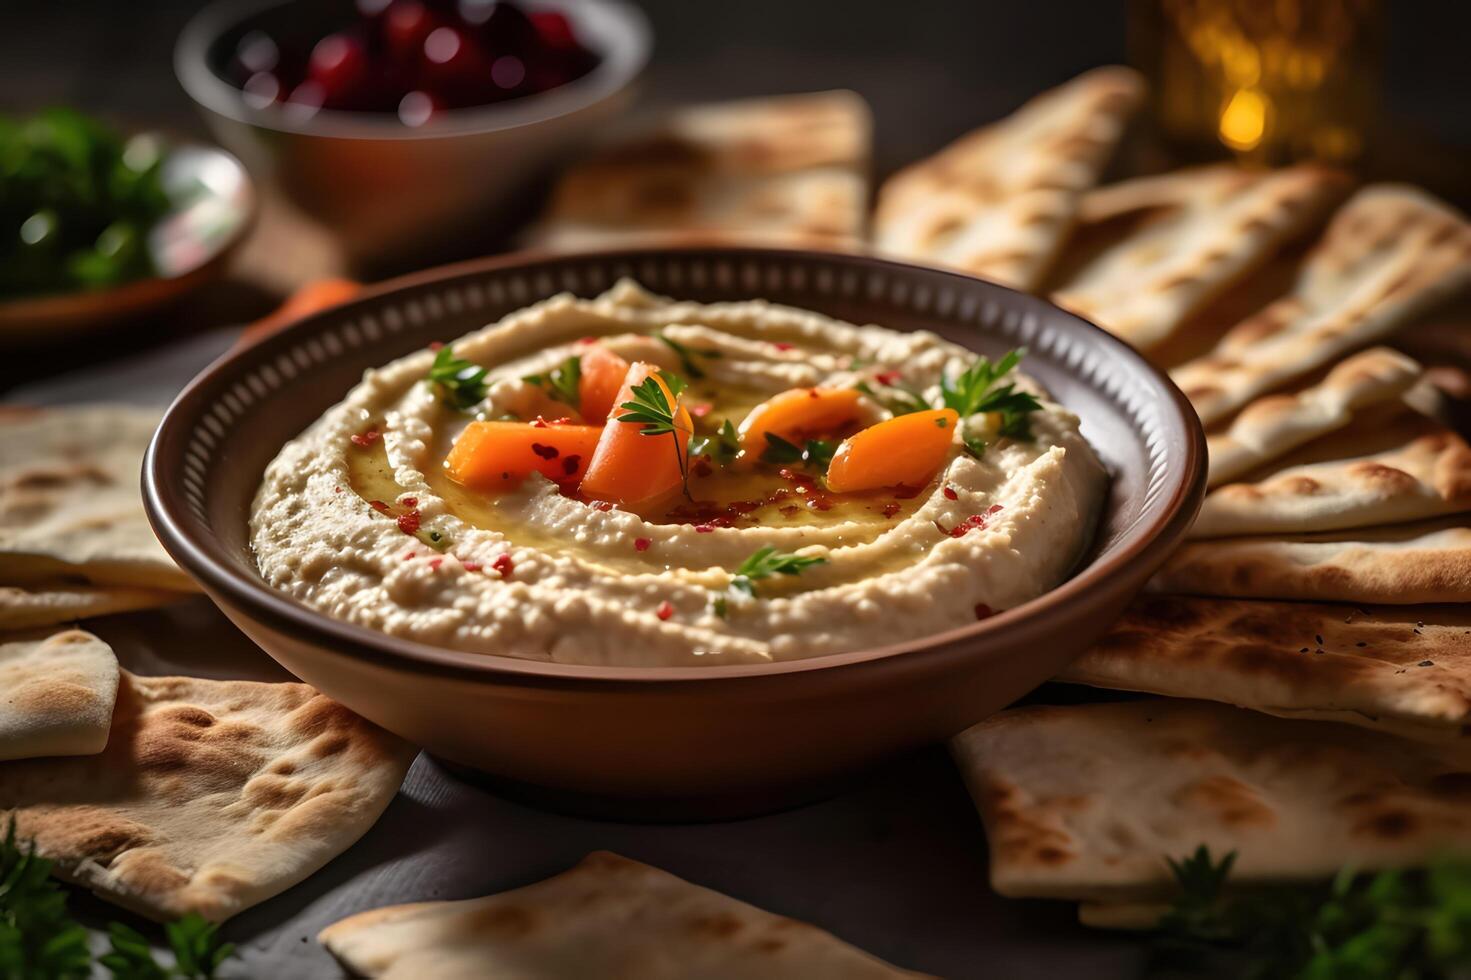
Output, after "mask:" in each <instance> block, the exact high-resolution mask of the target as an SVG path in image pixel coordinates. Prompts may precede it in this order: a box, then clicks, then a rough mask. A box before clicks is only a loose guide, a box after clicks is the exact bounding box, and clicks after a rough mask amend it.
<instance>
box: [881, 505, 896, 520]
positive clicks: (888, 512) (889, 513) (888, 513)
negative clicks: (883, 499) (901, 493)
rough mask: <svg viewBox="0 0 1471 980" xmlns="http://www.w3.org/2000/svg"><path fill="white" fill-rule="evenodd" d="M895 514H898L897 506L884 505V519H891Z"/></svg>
mask: <svg viewBox="0 0 1471 980" xmlns="http://www.w3.org/2000/svg"><path fill="white" fill-rule="evenodd" d="M897 513H899V505H898V504H884V516H885V517H893V516H894V515H895V514H897Z"/></svg>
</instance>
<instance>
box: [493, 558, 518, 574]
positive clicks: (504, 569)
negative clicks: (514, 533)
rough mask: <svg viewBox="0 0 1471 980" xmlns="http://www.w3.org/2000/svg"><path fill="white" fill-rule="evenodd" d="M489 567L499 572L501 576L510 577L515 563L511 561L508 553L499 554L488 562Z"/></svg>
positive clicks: (514, 568)
mask: <svg viewBox="0 0 1471 980" xmlns="http://www.w3.org/2000/svg"><path fill="white" fill-rule="evenodd" d="M490 567H491V568H493V569H495V570H496V571H498V572H500V573H501V578H510V577H511V573H512V572H514V571H515V570H516V563H515V562H513V561H511V556H510V555H501V556H500V557H499V558H497V559H496V560H495V561H493V562H491V563H490Z"/></svg>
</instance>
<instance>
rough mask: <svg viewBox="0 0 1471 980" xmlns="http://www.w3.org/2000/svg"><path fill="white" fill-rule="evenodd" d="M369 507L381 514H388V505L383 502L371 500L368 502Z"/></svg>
mask: <svg viewBox="0 0 1471 980" xmlns="http://www.w3.org/2000/svg"><path fill="white" fill-rule="evenodd" d="M368 506H369V507H371V508H373V509H374V510H376V511H377V512H378V513H380V514H386V513H388V505H387V504H385V503H384V502H383V501H381V500H370V501H368Z"/></svg>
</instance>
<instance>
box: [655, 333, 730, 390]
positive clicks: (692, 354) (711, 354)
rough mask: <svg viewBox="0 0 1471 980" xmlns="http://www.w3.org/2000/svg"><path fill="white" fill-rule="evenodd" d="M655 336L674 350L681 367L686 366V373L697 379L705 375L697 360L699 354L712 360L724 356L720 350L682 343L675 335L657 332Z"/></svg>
mask: <svg viewBox="0 0 1471 980" xmlns="http://www.w3.org/2000/svg"><path fill="white" fill-rule="evenodd" d="M654 338H655V339H656V340H658V341H659V342H660V343H662V344H663V345H664V346H665V347H668V348H669V349H670V350H672V351H674V354H675V356H676V357H678V358H679V365H680V367H682V368H684V373H685V374H687V375H689V376H690V377H691V378H694V379H695V380H696V381H699V380H700V379H701V378H703V377H704V376H705V372H704V370H703V369H702V368H701V367H700V365H699V364H697V363H696V362H695V358H696V357H697V356H698V357H704V358H708V359H710V360H712V361H714V360H719V359H720V358H721V357H723V356H724V355H722V354H721V352H720V351H718V350H695V349H693V348H691V347H689V346H687V345H685V344H681V343H680V342H679V341H677V340H675V339H674V338H673V337H670V336H667V335H666V334H664V333H656V334H654Z"/></svg>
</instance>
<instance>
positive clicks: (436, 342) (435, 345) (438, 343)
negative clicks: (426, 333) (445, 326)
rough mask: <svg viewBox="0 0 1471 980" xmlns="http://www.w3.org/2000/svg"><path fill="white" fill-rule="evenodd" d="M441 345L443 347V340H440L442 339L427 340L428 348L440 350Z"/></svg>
mask: <svg viewBox="0 0 1471 980" xmlns="http://www.w3.org/2000/svg"><path fill="white" fill-rule="evenodd" d="M443 347H444V341H442V340H431V341H429V349H430V350H440V349H442V348H443Z"/></svg>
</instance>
